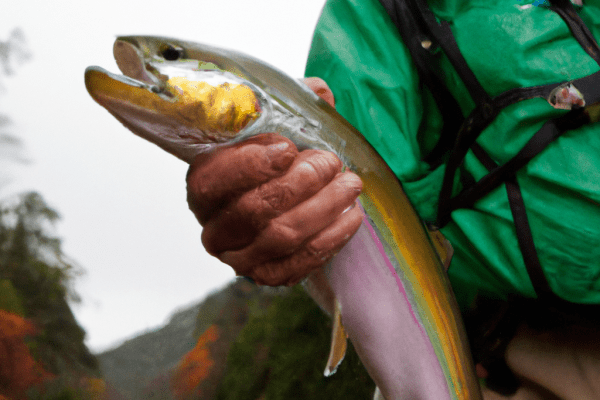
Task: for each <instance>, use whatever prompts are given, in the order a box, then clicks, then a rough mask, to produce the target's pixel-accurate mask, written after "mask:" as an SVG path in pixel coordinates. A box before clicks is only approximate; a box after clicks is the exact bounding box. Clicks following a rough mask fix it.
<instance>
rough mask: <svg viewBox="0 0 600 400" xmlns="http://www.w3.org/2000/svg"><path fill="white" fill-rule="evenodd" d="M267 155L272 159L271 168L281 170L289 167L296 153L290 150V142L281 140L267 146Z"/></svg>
mask: <svg viewBox="0 0 600 400" xmlns="http://www.w3.org/2000/svg"><path fill="white" fill-rule="evenodd" d="M267 157H269V159H270V160H271V168H273V169H274V170H276V171H280V170H285V169H287V168H288V167H289V166H290V165H291V164H292V162H293V161H294V157H295V154H294V152H293V151H290V144H289V143H288V142H279V143H275V144H272V145H270V146H269V147H268V148H267Z"/></svg>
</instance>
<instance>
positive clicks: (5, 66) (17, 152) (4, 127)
mask: <svg viewBox="0 0 600 400" xmlns="http://www.w3.org/2000/svg"><path fill="white" fill-rule="evenodd" d="M29 59H31V52H30V51H29V49H28V48H27V44H26V40H25V34H24V33H23V31H22V30H21V29H20V28H15V29H13V30H12V31H11V33H10V34H9V36H8V39H7V40H5V41H2V40H0V94H2V93H3V92H4V91H5V89H4V79H5V78H6V77H7V76H10V75H13V74H14V73H15V71H16V69H17V67H18V66H20V65H21V64H23V63H24V62H26V61H28V60H29ZM10 125H11V120H10V118H9V117H8V116H7V115H6V114H5V113H3V112H2V111H1V110H0V167H2V168H1V169H0V171H1V170H6V163H7V161H11V162H14V161H20V162H24V161H25V158H24V157H23V146H22V143H21V140H20V139H19V138H18V137H16V136H14V135H12V134H10V133H9V131H8V128H9V127H10ZM7 180H8V177H7V176H2V174H1V173H0V186H2V185H3V184H6V182H7Z"/></svg>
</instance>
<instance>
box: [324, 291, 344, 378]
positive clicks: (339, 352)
mask: <svg viewBox="0 0 600 400" xmlns="http://www.w3.org/2000/svg"><path fill="white" fill-rule="evenodd" d="M347 347H348V336H347V335H346V331H345V330H344V326H343V325H342V307H341V305H340V303H339V301H337V300H335V308H334V312H333V329H332V331H331V349H330V350H329V358H328V359H327V365H326V366H325V373H324V374H325V376H331V375H333V374H335V371H337V369H338V367H339V366H340V364H341V363H342V360H343V359H344V356H345V355H346V348H347Z"/></svg>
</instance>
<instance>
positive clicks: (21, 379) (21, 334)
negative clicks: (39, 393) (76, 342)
mask: <svg viewBox="0 0 600 400" xmlns="http://www.w3.org/2000/svg"><path fill="white" fill-rule="evenodd" d="M35 332H36V329H35V326H34V325H33V324H32V323H30V322H28V321H26V320H25V319H23V318H22V317H20V316H18V315H16V314H13V313H10V312H8V311H4V310H0V398H1V396H5V397H7V398H9V399H12V400H21V399H25V398H26V392H27V390H28V389H30V388H33V387H37V388H41V387H42V385H43V383H44V382H45V381H46V380H48V379H51V378H52V377H53V375H52V374H51V373H49V372H46V371H45V370H44V368H43V367H42V366H41V365H40V364H39V363H38V362H36V361H35V360H34V359H33V357H32V356H31V353H30V352H29V348H28V347H27V345H26V344H25V340H24V339H25V337H26V336H30V335H34V334H35Z"/></svg>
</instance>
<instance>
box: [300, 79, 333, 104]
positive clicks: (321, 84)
mask: <svg viewBox="0 0 600 400" xmlns="http://www.w3.org/2000/svg"><path fill="white" fill-rule="evenodd" d="M302 81H303V82H304V83H305V84H306V85H307V86H308V87H309V88H311V89H312V91H313V92H315V93H316V94H317V95H318V96H319V97H320V98H322V99H323V100H325V101H326V102H327V103H329V105H330V106H331V107H335V99H334V98H333V92H332V91H331V89H330V88H329V86H328V85H327V83H325V81H324V80H323V79H321V78H304V79H303V80H302Z"/></svg>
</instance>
